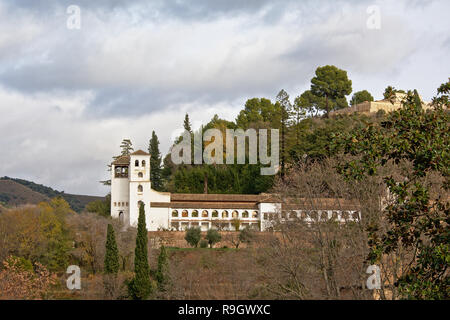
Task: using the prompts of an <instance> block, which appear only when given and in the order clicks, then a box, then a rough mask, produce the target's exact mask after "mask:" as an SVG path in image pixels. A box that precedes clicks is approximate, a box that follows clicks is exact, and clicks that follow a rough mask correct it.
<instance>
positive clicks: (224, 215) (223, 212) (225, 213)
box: [222, 210, 228, 218]
mask: <svg viewBox="0 0 450 320" xmlns="http://www.w3.org/2000/svg"><path fill="white" fill-rule="evenodd" d="M222 218H228V211H227V210H223V211H222Z"/></svg>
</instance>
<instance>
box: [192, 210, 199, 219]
mask: <svg viewBox="0 0 450 320" xmlns="http://www.w3.org/2000/svg"><path fill="white" fill-rule="evenodd" d="M191 216H192V218H198V211H197V210H194V211H192V214H191Z"/></svg>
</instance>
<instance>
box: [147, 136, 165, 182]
mask: <svg viewBox="0 0 450 320" xmlns="http://www.w3.org/2000/svg"><path fill="white" fill-rule="evenodd" d="M148 152H149V153H150V180H151V182H152V187H153V189H155V190H157V191H162V186H163V183H162V176H161V171H162V170H161V153H160V152H159V140H158V136H157V135H156V133H155V131H153V132H152V138H151V139H150V143H149V146H148Z"/></svg>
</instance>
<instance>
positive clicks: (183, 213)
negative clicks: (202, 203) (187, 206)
mask: <svg viewBox="0 0 450 320" xmlns="http://www.w3.org/2000/svg"><path fill="white" fill-rule="evenodd" d="M181 216H182V217H183V218H187V217H189V212H188V211H187V210H183V212H181Z"/></svg>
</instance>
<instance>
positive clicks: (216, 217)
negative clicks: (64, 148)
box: [111, 150, 360, 231]
mask: <svg viewBox="0 0 450 320" xmlns="http://www.w3.org/2000/svg"><path fill="white" fill-rule="evenodd" d="M111 172H112V177H111V216H112V217H113V218H118V219H120V221H121V222H122V223H123V224H124V225H126V226H137V221H138V216H139V206H140V204H141V203H144V208H145V216H146V224H147V229H148V230H149V231H159V230H185V229H186V228H189V227H200V228H201V229H202V230H203V231H206V230H208V229H210V228H217V229H220V230H235V228H234V226H233V225H234V224H233V221H235V220H237V219H239V221H240V228H246V227H249V228H252V229H254V230H259V231H265V230H267V229H270V227H271V226H272V223H273V221H275V220H286V219H295V218H302V219H304V220H308V219H332V218H333V219H338V220H342V221H348V220H358V219H360V210H359V206H358V205H356V204H354V203H353V202H352V201H350V200H346V199H314V200H312V201H311V200H309V201H306V200H304V202H302V201H301V199H300V201H296V204H295V205H293V204H291V205H289V204H287V205H286V204H284V205H283V208H282V204H281V203H280V202H279V201H278V202H277V200H275V197H274V196H272V195H270V194H260V195H236V194H177V193H169V192H158V191H155V190H153V189H152V188H151V181H150V155H149V154H148V153H146V152H144V151H142V150H138V151H136V152H134V153H132V154H130V155H129V156H121V157H119V158H117V159H116V160H115V161H114V162H112V168H111ZM296 200H299V199H296Z"/></svg>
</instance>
